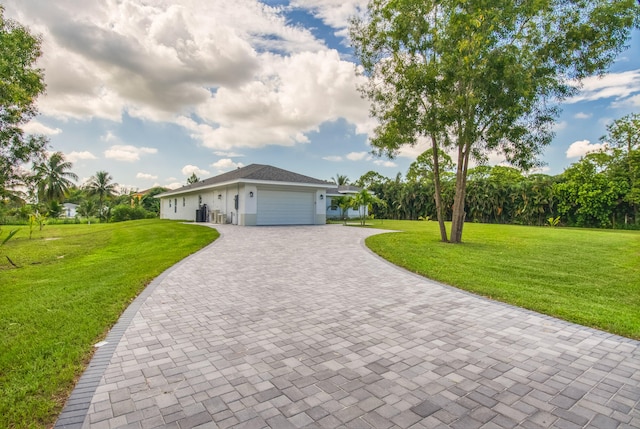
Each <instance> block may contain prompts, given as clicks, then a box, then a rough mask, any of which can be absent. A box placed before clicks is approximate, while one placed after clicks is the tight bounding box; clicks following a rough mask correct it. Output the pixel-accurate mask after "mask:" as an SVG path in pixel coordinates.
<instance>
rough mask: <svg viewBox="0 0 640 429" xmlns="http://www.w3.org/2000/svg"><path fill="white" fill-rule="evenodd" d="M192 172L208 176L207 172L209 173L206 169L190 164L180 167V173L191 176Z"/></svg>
mask: <svg viewBox="0 0 640 429" xmlns="http://www.w3.org/2000/svg"><path fill="white" fill-rule="evenodd" d="M194 173H195V174H196V176H208V175H209V174H211V173H209V172H208V171H207V170H203V169H201V168H200V167H197V166H195V165H191V164H188V165H185V166H184V167H182V174H184V175H185V176H191V175H192V174H194Z"/></svg>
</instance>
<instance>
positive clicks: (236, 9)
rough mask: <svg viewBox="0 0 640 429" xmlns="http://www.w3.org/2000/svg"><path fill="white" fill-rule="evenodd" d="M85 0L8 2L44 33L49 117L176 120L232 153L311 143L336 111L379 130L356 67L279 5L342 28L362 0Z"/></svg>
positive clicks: (12, 11)
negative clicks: (278, 1)
mask: <svg viewBox="0 0 640 429" xmlns="http://www.w3.org/2000/svg"><path fill="white" fill-rule="evenodd" d="M85 3H86V4H83V7H82V8H78V7H77V5H76V4H75V3H74V2H70V1H56V2H42V1H40V0H21V1H20V2H12V3H11V4H9V5H8V6H7V15H8V16H10V17H16V18H17V19H18V20H20V22H22V23H24V24H26V25H28V26H29V27H30V28H32V30H33V31H34V32H36V33H39V34H42V36H43V56H42V58H41V62H40V65H41V66H42V68H43V69H45V70H46V71H47V73H46V74H45V80H46V84H47V94H46V95H44V96H43V97H41V98H40V99H39V108H40V111H41V112H42V113H43V114H44V115H48V116H51V117H55V118H59V119H61V120H68V119H82V120H91V119H95V118H99V119H107V120H110V121H116V122H120V121H121V120H122V117H123V115H129V116H132V117H135V118H139V119H142V120H148V121H162V122H170V123H174V124H177V125H179V126H181V127H183V128H184V129H185V130H186V131H187V132H188V133H189V134H190V136H191V137H192V138H193V139H194V140H196V141H198V142H199V143H201V144H203V145H204V146H205V147H208V148H212V149H215V150H216V151H217V152H219V153H218V154H217V155H218V156H224V157H228V158H233V157H235V156H240V155H239V154H238V153H237V148H242V147H247V148H259V147H264V146H267V145H281V146H293V145H298V144H305V143H308V142H309V138H308V137H307V136H306V134H307V133H310V132H314V131H318V130H319V129H320V126H321V125H322V124H323V123H326V122H332V121H336V120H338V119H340V118H343V119H344V120H346V122H348V123H349V124H351V125H354V126H355V128H356V132H357V133H361V134H364V133H369V132H371V131H372V130H373V129H374V127H375V122H374V121H373V120H372V119H371V118H369V115H368V111H369V105H368V102H366V101H365V100H363V99H362V98H361V97H360V94H359V93H358V91H357V89H356V88H357V85H358V83H359V82H361V79H363V78H362V77H359V76H357V75H356V73H354V70H355V65H354V64H353V63H352V62H350V61H345V60H343V59H342V57H341V55H340V53H339V52H338V51H336V50H332V49H329V48H327V46H326V45H325V44H324V42H323V41H321V40H318V39H316V38H315V37H314V35H313V33H312V31H310V30H309V29H307V28H304V27H302V26H299V25H295V24H291V23H290V22H289V21H288V19H287V18H286V14H285V13H284V12H285V10H287V8H288V7H292V8H303V9H305V10H306V11H310V12H311V13H312V14H313V15H315V16H316V17H318V18H319V19H321V20H323V22H325V24H327V25H329V26H332V27H333V28H336V29H337V30H341V29H342V30H344V28H346V27H347V24H348V17H349V16H351V15H353V14H356V13H360V12H361V11H362V10H363V8H364V7H365V6H366V0H344V1H342V0H296V1H293V2H292V3H291V4H290V6H287V7H283V6H270V5H268V4H265V2H260V1H258V0H236V1H234V2H231V3H230V2H228V1H227V0H212V1H208V2H202V1H201V0H171V1H170V0H157V1H154V2H148V1H144V0H120V1H117V2H115V1H109V2H85ZM107 137H108V136H107ZM109 141H111V140H109ZM115 155H116V156H115V157H116V159H123V160H125V159H126V160H131V159H132V158H135V156H132V155H131V153H127V154H124V155H119V154H115Z"/></svg>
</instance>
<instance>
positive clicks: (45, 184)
mask: <svg viewBox="0 0 640 429" xmlns="http://www.w3.org/2000/svg"><path fill="white" fill-rule="evenodd" d="M72 165H73V164H71V163H70V162H68V161H65V160H64V155H63V154H62V152H56V153H54V154H52V155H51V156H50V157H49V158H48V159H45V160H44V161H43V162H41V163H39V164H36V165H34V167H33V169H34V171H35V180H36V181H37V184H38V198H39V199H40V200H41V201H42V202H50V201H56V202H60V201H61V200H62V199H63V198H64V196H65V194H66V193H67V192H68V191H69V188H71V187H72V186H73V182H72V181H71V180H78V176H77V175H76V174H75V173H72V172H71V171H69V170H70V169H71V167H72Z"/></svg>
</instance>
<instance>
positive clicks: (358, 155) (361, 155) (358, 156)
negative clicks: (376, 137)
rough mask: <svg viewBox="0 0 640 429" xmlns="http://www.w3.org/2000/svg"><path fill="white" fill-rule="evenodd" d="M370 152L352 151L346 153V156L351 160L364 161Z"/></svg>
mask: <svg viewBox="0 0 640 429" xmlns="http://www.w3.org/2000/svg"><path fill="white" fill-rule="evenodd" d="M370 156H371V155H369V152H351V153H348V154H347V155H346V158H347V159H348V160H349V161H362V160H363V159H367V158H369V157H370Z"/></svg>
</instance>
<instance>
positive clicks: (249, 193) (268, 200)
mask: <svg viewBox="0 0 640 429" xmlns="http://www.w3.org/2000/svg"><path fill="white" fill-rule="evenodd" d="M331 186H332V184H331V183H330V182H327V181H324V180H319V179H314V178H312V177H308V176H304V175H301V174H298V173H293V172H291V171H287V170H283V169H281V168H277V167H273V166H270V165H261V164H251V165H248V166H246V167H242V168H238V169H237V170H233V171H229V172H227V173H224V174H221V175H219V176H215V177H211V178H209V179H205V180H201V181H199V182H197V183H193V184H190V185H187V186H183V187H181V188H178V189H174V190H171V191H167V192H164V193H162V194H158V195H157V196H156V198H159V199H160V218H161V219H175V220H188V221H204V222H213V223H231V224H235V225H246V226H249V225H320V224H324V223H326V216H327V213H326V192H327V188H329V187H331Z"/></svg>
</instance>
